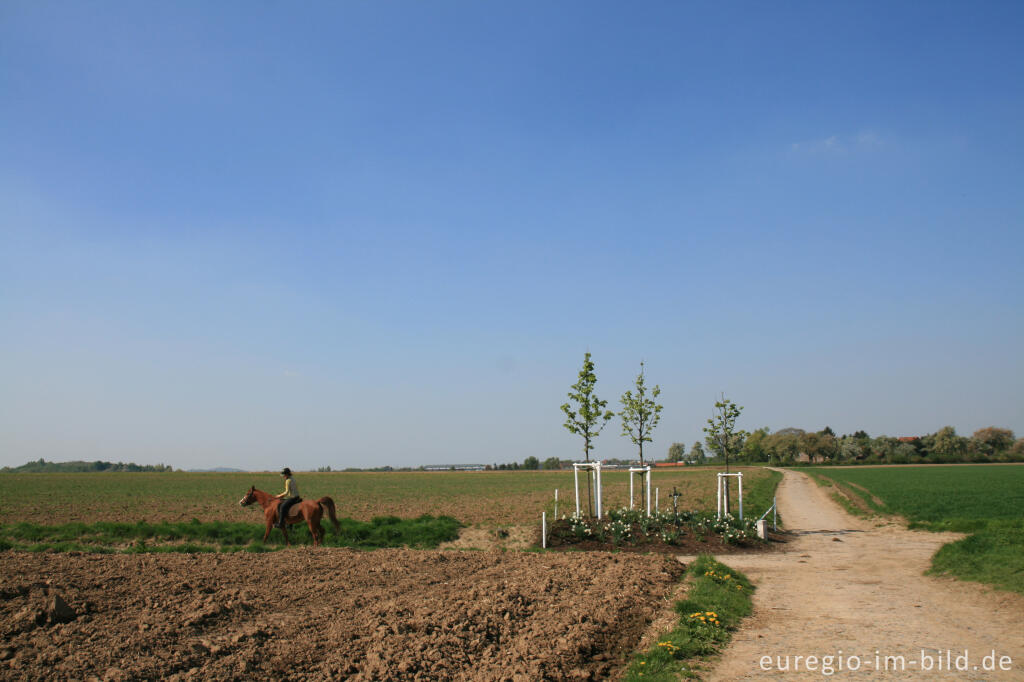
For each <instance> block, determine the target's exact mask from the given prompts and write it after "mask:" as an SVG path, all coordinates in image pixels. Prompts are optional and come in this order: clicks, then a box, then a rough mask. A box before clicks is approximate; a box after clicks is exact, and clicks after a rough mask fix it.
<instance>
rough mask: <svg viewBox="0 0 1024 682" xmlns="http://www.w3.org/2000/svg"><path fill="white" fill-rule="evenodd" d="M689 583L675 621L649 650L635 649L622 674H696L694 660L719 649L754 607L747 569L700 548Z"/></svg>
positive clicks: (633, 677)
mask: <svg viewBox="0 0 1024 682" xmlns="http://www.w3.org/2000/svg"><path fill="white" fill-rule="evenodd" d="M687 577H688V578H689V580H690V588H689V590H688V591H687V593H686V598H685V599H682V600H680V601H677V602H676V603H675V606H674V609H675V612H676V614H678V616H679V620H678V622H677V623H676V625H675V627H674V628H672V630H670V631H669V632H668V633H666V634H664V635H662V636H661V637H659V638H658V641H657V643H656V644H655V645H654V646H653V647H651V648H650V649H649V650H648V651H645V652H643V653H640V654H637V655H636V656H635V657H634V658H633V660H632V661H631V662H630V665H629V668H627V670H626V672H625V674H624V675H623V677H622V679H623V680H625V681H626V682H639V681H640V680H644V681H647V680H677V679H679V678H680V677H695V676H696V675H695V673H694V672H693V666H694V663H697V662H699V661H701V660H705V659H707V658H709V657H711V656H712V655H714V654H716V653H718V652H719V651H721V650H722V649H723V648H724V647H725V645H726V644H728V642H729V640H730V639H731V638H732V633H733V631H735V630H736V628H737V627H738V626H739V624H740V621H742V620H743V619H744V618H745V617H747V616H748V615H750V612H751V611H752V609H753V602H752V600H751V595H752V594H753V592H754V586H753V585H752V584H751V583H750V581H749V580H748V579H747V577H746V576H745V575H743V574H742V573H740V572H739V571H736V570H734V569H731V568H729V567H728V566H726V565H725V564H723V563H721V562H719V561H717V560H716V559H715V558H714V557H712V556H710V555H707V554H703V555H701V556H699V557H698V558H697V560H696V561H695V562H694V563H693V565H692V566H690V570H689V571H688V572H687Z"/></svg>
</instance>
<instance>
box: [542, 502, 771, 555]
mask: <svg viewBox="0 0 1024 682" xmlns="http://www.w3.org/2000/svg"><path fill="white" fill-rule="evenodd" d="M765 544H766V543H765V542H764V541H763V540H761V539H760V538H758V537H757V531H756V530H755V528H754V520H753V519H751V518H749V517H748V518H746V519H744V520H740V519H738V518H736V517H734V516H732V515H731V514H726V515H725V516H723V517H722V518H721V519H718V518H716V515H715V514H714V513H713V512H702V511H686V512H679V513H671V512H655V513H653V514H651V515H650V516H648V515H647V514H645V513H644V512H642V511H640V510H631V509H612V510H610V511H609V512H608V513H607V517H606V518H602V519H596V518H592V517H587V516H582V515H581V516H576V515H575V514H573V515H572V516H568V517H566V518H564V519H559V520H557V521H556V522H555V523H554V524H553V525H552V527H551V532H550V536H549V539H548V547H551V548H553V549H560V548H561V549H565V548H578V549H597V548H601V549H619V550H633V551H644V552H650V551H658V552H671V553H675V554H695V553H698V552H708V551H715V552H719V553H722V552H728V551H729V550H730V549H733V550H736V549H742V548H748V549H753V548H763V547H764V545H765Z"/></svg>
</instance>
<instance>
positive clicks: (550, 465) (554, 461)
mask: <svg viewBox="0 0 1024 682" xmlns="http://www.w3.org/2000/svg"><path fill="white" fill-rule="evenodd" d="M541 468H542V469H545V470H548V471H556V470H558V469H561V468H562V461H561V460H560V459H558V458H557V457H548V458H547V459H546V460H544V463H543V464H541Z"/></svg>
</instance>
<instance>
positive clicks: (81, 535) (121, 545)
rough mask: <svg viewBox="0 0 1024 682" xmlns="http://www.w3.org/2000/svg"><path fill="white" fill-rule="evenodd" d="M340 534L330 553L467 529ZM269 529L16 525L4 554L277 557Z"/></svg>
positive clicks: (438, 539) (445, 524)
mask: <svg viewBox="0 0 1024 682" xmlns="http://www.w3.org/2000/svg"><path fill="white" fill-rule="evenodd" d="M339 523H340V529H339V531H338V532H335V531H334V529H333V528H331V527H330V526H329V524H328V525H326V526H325V530H326V531H327V535H326V537H325V539H324V545H325V546H327V547H356V548H361V549H377V548H383V547H414V548H417V549H432V548H436V547H437V546H438V545H440V544H441V543H442V542H448V541H450V540H455V539H456V538H457V537H458V534H459V528H461V527H462V524H461V523H460V522H459V521H456V520H455V519H453V518H451V517H450V516H438V517H434V516H430V515H429V514H424V515H423V516H420V517H417V518H415V519H401V518H398V517H397V516H381V517H377V518H375V519H373V520H372V521H369V522H366V521H355V520H353V519H348V518H343V519H339ZM263 532H264V528H263V527H262V526H258V525H255V524H252V523H237V522H226V521H213V522H206V523H204V522H200V521H198V520H196V519H193V520H192V521H191V522H185V523H145V522H139V523H113V522H99V523H91V524H86V523H66V524H61V525H53V526H50V525H42V524H34V523H16V524H9V525H2V526H0V550H16V551H28V552H89V553H100V554H111V553H129V554H131V553H151V552H181V553H196V552H237V551H247V552H272V551H276V550H279V549H283V548H284V547H285V544H284V536H283V535H282V534H281V531H279V530H274V531H272V532H271V536H270V540H268V542H267V543H264V542H263ZM289 537H290V538H291V541H292V544H293V545H295V544H299V545H302V544H312V538H311V537H310V533H309V529H308V528H306V526H305V525H301V526H299V525H296V526H293V527H292V528H291V529H289Z"/></svg>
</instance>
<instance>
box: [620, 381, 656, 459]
mask: <svg viewBox="0 0 1024 682" xmlns="http://www.w3.org/2000/svg"><path fill="white" fill-rule="evenodd" d="M659 395H661V388H660V387H659V386H657V385H655V386H654V388H652V389H651V397H650V398H648V397H647V386H646V384H645V383H644V363H642V362H641V363H640V374H638V375H637V377H636V395H633V392H632V391H626V392H625V393H623V394H622V398H621V402H622V412H620V413H619V416H620V417H622V435H623V436H629V439H630V440H631V441H632V442H633V445H637V446H639V447H640V466H643V465H644V443H651V442H653V441H652V440H651V431H653V430H654V428H655V427H656V426H657V425H658V422H659V421H661V410H662V407H663V406H662V405H659V404H658V403H656V402H654V398H657V397H658V396H659Z"/></svg>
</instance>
